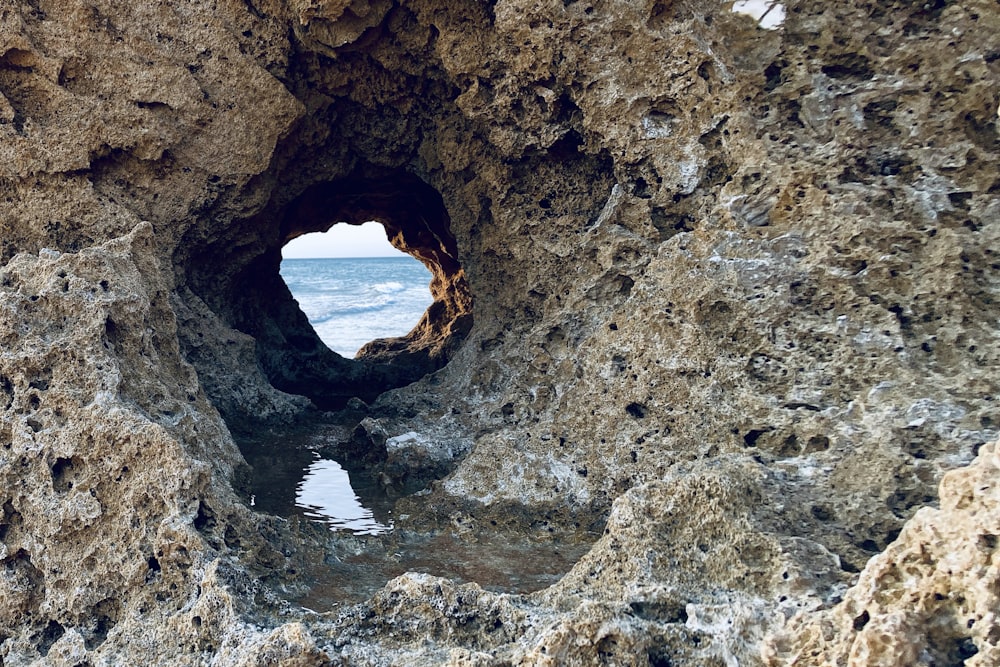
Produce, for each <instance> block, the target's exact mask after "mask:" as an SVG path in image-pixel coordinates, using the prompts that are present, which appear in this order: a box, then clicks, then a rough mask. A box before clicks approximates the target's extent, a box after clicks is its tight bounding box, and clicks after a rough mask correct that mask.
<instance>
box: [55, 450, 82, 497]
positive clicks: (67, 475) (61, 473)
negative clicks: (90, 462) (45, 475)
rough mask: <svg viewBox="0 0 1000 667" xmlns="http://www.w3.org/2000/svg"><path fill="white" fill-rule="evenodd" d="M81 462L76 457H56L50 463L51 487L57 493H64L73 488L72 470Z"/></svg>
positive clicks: (73, 477)
mask: <svg viewBox="0 0 1000 667" xmlns="http://www.w3.org/2000/svg"><path fill="white" fill-rule="evenodd" d="M81 464H82V461H80V459H79V458H77V457H75V456H74V457H71V458H57V459H56V462H55V463H53V464H52V488H53V489H55V490H56V491H58V492H59V493H66V492H67V491H69V490H70V489H72V488H73V482H74V480H75V475H74V471H75V470H77V469H79V468H80V466H81Z"/></svg>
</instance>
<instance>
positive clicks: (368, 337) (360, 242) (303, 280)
mask: <svg viewBox="0 0 1000 667" xmlns="http://www.w3.org/2000/svg"><path fill="white" fill-rule="evenodd" d="M282 255H283V259H282V262H281V276H282V278H283V279H284V281H285V284H286V285H288V289H289V290H291V293H292V296H294V297H295V300H296V301H297V302H298V304H299V307H300V308H301V309H302V312H304V313H305V314H306V317H308V318H309V322H310V324H311V325H312V327H313V330H315V332H316V334H317V335H318V336H319V338H320V340H322V341H323V342H324V343H325V344H326V345H327V347H329V348H330V349H331V350H333V351H334V352H336V353H337V354H339V355H341V356H343V357H347V358H354V357H355V355H357V354H358V352H359V351H360V350H361V349H362V348H363V347H364V346H365V345H366V344H367V343H368V342H369V341H375V340H376V339H385V338H401V337H404V336H406V335H408V334H409V332H410V331H412V330H413V328H414V327H415V326H416V325H417V324H418V323H419V322H420V319H421V317H422V316H423V315H424V313H425V312H426V311H427V308H429V307H430V306H431V304H433V302H434V298H433V296H432V295H431V293H430V289H429V287H428V285H429V284H430V282H431V279H432V277H433V276H432V275H431V273H430V271H428V270H427V268H426V267H425V266H424V265H423V264H421V263H420V261H419V260H417V259H416V258H414V257H411V256H409V255H407V254H405V253H403V252H400V251H399V250H397V249H396V248H394V247H393V246H392V245H391V244H390V243H389V241H388V240H387V239H386V237H385V230H384V228H383V227H382V225H381V224H379V223H377V222H367V223H365V224H364V225H360V226H353V225H343V224H341V225H334V226H333V227H332V228H331V229H330V231H328V232H325V233H314V234H305V235H303V236H300V237H298V238H296V239H295V240H293V241H291V242H290V243H289V244H288V245H286V246H285V247H284V249H283V251H282Z"/></svg>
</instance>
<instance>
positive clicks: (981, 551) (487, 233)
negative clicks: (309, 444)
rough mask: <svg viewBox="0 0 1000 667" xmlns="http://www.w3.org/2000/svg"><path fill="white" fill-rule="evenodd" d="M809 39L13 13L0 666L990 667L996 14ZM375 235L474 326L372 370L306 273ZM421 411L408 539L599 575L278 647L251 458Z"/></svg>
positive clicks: (695, 26) (809, 33)
mask: <svg viewBox="0 0 1000 667" xmlns="http://www.w3.org/2000/svg"><path fill="white" fill-rule="evenodd" d="M783 8H784V11H785V18H784V22H783V23H782V24H781V25H780V26H778V27H777V28H776V29H764V28H761V27H760V26H758V25H757V23H756V21H755V20H753V19H752V18H751V17H748V16H746V15H744V14H739V13H734V12H732V11H730V6H729V5H728V4H727V3H716V2H711V3H709V2H681V1H677V2H663V1H660V0H656V1H653V0H649V1H647V2H603V1H600V2H588V1H587V0H577V1H576V2H544V3H526V2H519V1H516V0H510V1H500V2H496V3H487V2H479V1H476V0H467V1H466V2H462V3H457V4H456V3H439V2H435V1H434V0H423V1H421V0H418V1H414V2H402V3H394V2H391V1H390V0H374V1H372V2H366V1H365V0H356V1H355V2H351V3H347V2H340V1H322V2H317V1H311V2H307V1H305V0H287V1H279V0H266V1H258V0H254V1H253V2H237V1H236V0H214V1H211V2H209V1H208V0H204V1H200V0H199V1H195V2H184V3H178V2H168V1H163V2H148V3H137V2H126V1H124V0H121V1H119V0H71V1H69V2H65V1H60V2H55V1H51V2H50V1H48V0H33V1H32V2H27V3H22V4H19V5H17V6H4V7H0V95H2V98H0V135H2V137H3V138H2V141H0V194H2V197H0V261H2V267H0V307H2V309H3V317H2V319H0V409H2V410H3V421H2V422H0V445H3V450H0V471H2V472H0V474H2V476H3V483H2V485H0V489H2V491H0V493H2V494H3V497H2V498H0V501H2V507H3V515H2V522H0V540H2V546H0V561H2V572H3V578H2V580H0V608H2V609H4V612H3V613H4V616H3V617H0V657H2V658H3V661H4V664H8V663H9V664H26V663H28V662H30V661H32V660H35V659H41V658H44V659H45V660H47V661H49V662H51V663H53V664H63V663H64V664H67V665H73V664H79V663H81V662H84V661H88V662H90V663H91V664H97V663H100V662H115V661H118V662H136V661H139V660H146V661H151V662H154V663H159V662H171V663H176V664H202V663H207V662H208V661H210V660H213V659H214V660H215V661H217V662H218V663H220V664H263V663H264V662H266V661H268V660H270V661H272V663H274V662H278V663H280V662H281V661H285V662H284V663H282V664H323V661H324V660H330V659H338V658H343V659H344V660H347V661H348V662H349V663H352V664H399V663H400V661H401V660H402V661H403V663H405V664H443V663H446V662H449V661H451V662H452V663H454V664H491V663H501V664H594V663H595V662H597V661H599V660H604V661H605V662H608V663H615V664H618V663H620V664H647V663H648V664H691V665H695V664H698V665H703V664H726V665H729V664H734V661H739V664H758V663H761V662H767V663H769V664H785V663H788V664H827V663H829V662H836V663H843V662H845V661H846V660H847V659H848V656H852V657H851V659H852V660H854V661H856V662H857V663H859V664H874V663H876V662H878V661H881V662H878V664H900V665H902V664H916V663H918V661H923V662H925V663H926V664H932V663H934V664H938V663H942V664H944V663H945V662H947V661H951V663H953V662H955V661H956V660H960V661H965V664H970V665H971V664H982V665H988V664H994V663H996V662H997V660H998V659H1000V657H998V651H1000V648H998V638H997V632H996V627H997V621H996V618H995V616H994V615H993V612H992V611H991V610H992V609H994V608H995V607H996V588H995V587H994V588H989V587H988V586H984V585H983V584H982V582H984V581H993V580H995V578H996V576H997V566H996V564H995V561H996V556H995V554H996V538H995V536H996V534H997V533H998V531H1000V525H998V524H997V521H998V519H997V517H998V516H1000V510H998V509H997V507H998V506H997V503H996V499H995V497H994V496H995V493H993V490H992V489H993V486H992V481H991V477H990V471H991V470H993V469H994V468H995V465H994V464H995V461H993V458H995V455H994V447H993V445H990V444H987V443H989V442H990V441H992V440H994V439H995V438H996V435H997V433H996V424H997V422H998V420H1000V414H998V413H997V408H996V406H995V396H996V394H997V387H996V379H995V372H994V369H995V368H997V365H998V359H997V350H998V349H1000V347H998V345H997V326H996V323H997V321H998V312H997V309H998V306H997V291H998V283H997V278H996V259H995V257H994V253H995V252H996V248H997V247H998V245H1000V244H998V240H1000V239H998V234H1000V226H998V225H1000V204H998V203H997V201H998V200H997V190H998V188H1000V181H998V177H997V173H996V167H995V165H996V163H997V158H998V155H997V153H998V148H1000V145H998V134H997V110H998V104H1000V99H998V95H1000V86H998V80H1000V71H998V68H1000V64H998V62H997V61H998V53H997V50H996V45H995V44H994V43H992V41H991V40H992V36H993V35H995V34H998V32H1000V10H998V8H997V6H996V4H995V3H991V2H988V1H987V0H967V1H964V2H957V1H955V2H945V1H944V0H940V1H937V2H931V3H909V2H902V1H888V0H883V1H875V0H871V1H868V2H859V3H853V4H850V5H840V4H836V3H833V4H831V3H821V2H811V1H806V0H803V1H799V2H788V3H785V5H784V7H783ZM394 182H398V183H402V184H403V185H404V186H405V184H406V183H411V184H417V183H419V184H420V185H419V186H416V185H415V186H414V187H418V189H423V188H426V189H427V190H426V191H427V192H434V193H437V194H438V195H439V196H440V202H441V205H442V206H443V209H444V211H443V215H442V212H441V211H440V210H437V209H436V204H435V205H434V206H429V205H428V204H427V203H426V202H424V201H421V200H420V199H419V198H415V197H410V196H404V197H396V198H395V199H394V198H393V197H391V196H388V197H387V196H385V195H386V193H391V192H392V190H393V188H392V187H390V185H387V184H393V183H394ZM331 184H334V186H335V185H336V184H341V185H343V184H348V185H349V186H350V187H349V190H350V192H348V195H354V196H356V195H358V194H359V193H360V194H362V195H365V196H367V197H368V199H366V200H364V202H363V203H361V204H359V203H358V202H359V200H358V199H357V198H356V197H355V199H350V197H348V198H347V199H345V200H343V201H341V200H337V199H334V200H331V199H330V198H328V197H327V198H324V197H323V196H318V197H317V196H315V193H316V192H322V191H324V188H330V187H331ZM373 184H375V186H374V187H373ZM401 200H403V201H401ZM435 201H436V200H435ZM303 205H318V206H319V208H320V209H321V210H320V211H319V212H317V213H315V214H309V215H304V214H303V213H302V209H301V207H302V206H303ZM427 210H433V211H434V214H433V215H434V216H436V217H435V219H436V220H438V221H439V222H433V221H431V222H428V220H427V219H426V218H427V216H426V212H427ZM369 213H370V214H372V215H373V216H374V217H376V219H380V220H381V221H382V222H383V223H384V224H386V226H387V228H388V229H389V231H390V235H391V236H392V237H393V239H394V243H395V244H396V245H397V247H403V248H405V249H408V250H409V251H411V252H413V253H414V254H415V255H417V256H420V258H421V259H423V260H425V261H426V262H428V263H429V264H431V265H432V266H434V267H441V269H440V271H439V272H438V273H437V274H436V275H437V277H436V281H437V287H436V288H435V289H436V290H437V293H436V294H435V296H436V297H437V296H438V295H439V294H440V296H441V300H440V303H442V304H444V305H443V306H441V307H440V308H439V311H440V312H437V311H435V312H432V313H431V314H429V315H428V319H427V320H426V321H424V322H422V323H421V325H419V326H418V329H417V330H416V332H415V333H414V334H412V335H411V338H410V339H409V340H408V341H403V342H396V343H392V342H386V343H381V344H380V343H376V344H374V345H373V346H372V347H371V348H370V349H369V350H368V351H367V357H368V358H367V359H364V358H362V359H361V360H359V361H348V360H343V359H340V358H339V357H337V356H336V355H334V354H333V353H331V352H329V351H328V350H325V348H323V347H322V346H320V345H319V344H318V340H317V339H316V338H315V335H314V334H312V332H311V331H310V329H309V328H308V327H307V326H306V324H305V322H304V318H303V317H302V316H301V313H299V312H298V310H297V308H295V306H294V303H293V302H292V300H291V296H290V295H289V294H288V293H287V290H283V289H282V288H283V285H282V284H281V283H280V279H279V277H278V275H277V257H278V255H277V253H278V251H279V249H280V247H281V245H282V244H283V243H284V242H285V241H287V240H288V239H289V238H291V237H292V236H294V235H297V234H299V233H302V232H304V231H308V230H309V229H313V228H317V229H318V228H319V227H323V226H326V225H329V224H333V223H335V222H341V221H343V222H363V220H360V219H352V218H350V216H352V215H360V216H362V217H367V216H368V215H369ZM421 216H423V217H424V219H423V220H422V218H421ZM444 217H446V218H447V232H448V235H449V236H448V237H445V235H443V234H442V233H439V232H438V231H436V230H440V229H441V228H440V220H442V219H444ZM334 218H343V219H342V220H341V219H334ZM303 220H306V221H307V223H306V224H307V227H301V226H300V225H301V223H302V222H303ZM420 230H431V231H432V232H434V233H432V234H430V236H431V237H434V239H433V240H432V239H430V238H429V237H428V236H427V235H426V234H424V235H423V236H421V234H420ZM435 253H437V254H435ZM453 261H455V262H457V264H456V265H455V266H453V265H452V264H450V262H453ZM456 266H457V267H460V268H456ZM459 281H464V282H463V283H462V284H464V285H467V288H468V289H467V291H464V290H465V288H464V287H459V284H460V283H459ZM237 297H238V298H237ZM470 309H471V316H470ZM421 332H423V333H421ZM363 356H366V355H363ZM444 364H447V365H444ZM431 370H435V371H436V372H435V373H433V374H432V375H431V376H428V377H427V378H425V379H424V380H422V381H420V382H417V383H416V384H412V385H409V386H406V387H404V388H400V389H397V390H395V391H392V392H389V393H387V394H384V395H382V396H381V398H379V399H378V400H377V401H375V403H374V405H373V407H372V409H373V411H374V412H373V414H376V415H377V416H379V417H380V418H381V419H382V420H383V422H384V424H386V426H387V428H388V429H389V430H390V431H392V430H393V429H395V430H396V431H397V432H399V433H402V432H409V431H416V432H423V433H428V434H434V435H435V437H451V436H454V437H456V438H464V439H466V440H470V441H472V442H473V446H472V449H471V452H470V453H469V454H468V456H467V457H466V458H464V459H463V460H460V461H459V460H456V461H452V462H451V466H452V467H454V468H455V469H454V472H453V473H452V474H451V475H449V476H448V477H447V478H446V479H444V480H443V481H442V482H441V483H439V484H436V485H435V486H434V487H433V490H432V493H431V494H430V496H429V497H425V498H422V499H421V500H420V501H419V502H418V501H413V500H404V501H403V502H404V503H407V502H409V503H413V507H414V508H415V509H417V510H419V516H417V517H415V518H414V519H413V521H414V522H415V524H421V523H423V524H429V525H438V526H440V525H442V524H443V525H462V526H467V527H468V526H479V527H482V526H488V525H490V523H491V522H497V523H503V524H508V525H509V526H510V527H511V528H512V529H516V530H522V531H525V532H526V533H529V534H533V533H536V532H541V531H546V530H548V529H550V528H553V527H560V528H567V527H573V526H576V525H594V524H600V523H603V522H604V521H606V522H607V526H606V530H605V533H604V535H603V537H601V539H600V540H598V542H597V543H596V544H595V546H594V548H593V549H592V550H591V552H590V553H589V554H588V555H587V556H586V557H584V559H583V560H581V562H580V563H579V564H578V565H577V567H576V568H574V570H573V571H572V572H571V573H569V574H568V575H567V576H566V577H565V578H564V579H563V580H562V581H561V582H560V583H559V584H557V585H556V586H554V587H552V588H551V589H548V590H546V591H543V592H541V593H539V594H536V595H534V596H531V597H527V598H525V597H519V596H508V595H499V594H492V593H486V592H484V591H482V590H481V589H479V588H478V587H476V586H475V585H463V586H459V585H457V584H454V583H452V582H448V581H444V580H438V579H433V578H429V577H426V576H412V575H409V576H406V577H403V578H401V579H398V580H395V581H394V582H391V583H390V584H389V585H388V586H387V587H386V589H384V590H383V591H381V592H380V593H379V594H377V595H376V596H375V597H374V598H373V599H372V600H370V601H368V602H366V603H364V604H362V605H359V606H357V607H354V608H352V609H351V610H349V611H346V612H345V613H343V614H341V615H339V616H338V617H336V618H332V617H317V616H315V615H309V614H307V613H305V612H303V611H302V610H297V609H295V608H294V607H290V606H289V605H287V603H284V602H282V601H281V600H280V599H279V598H278V597H275V595H274V593H273V592H271V589H269V588H267V587H265V586H263V585H262V584H261V582H260V580H262V579H266V578H267V577H268V576H270V575H272V574H273V573H274V572H276V571H280V570H282V569H287V568H288V567H289V563H290V562H291V561H290V559H291V558H292V557H293V555H294V554H293V552H294V550H295V548H296V547H295V546H294V545H293V544H292V543H293V540H292V539H291V538H290V537H289V535H288V529H287V527H285V526H284V524H282V523H281V522H280V521H277V520H273V519H270V518H267V517H263V516H260V515H256V514H253V513H252V512H250V510H249V509H248V508H247V507H246V506H245V505H244V503H243V502H242V501H241V500H240V499H239V497H238V495H237V494H236V493H234V491H233V488H234V486H237V487H238V485H239V484H238V480H239V477H240V475H241V472H240V470H241V466H242V465H243V463H242V460H241V457H240V454H239V452H238V451H237V449H236V448H235V446H234V445H233V442H232V439H231V437H230V435H229V430H230V429H231V428H232V429H239V428H243V427H247V425H248V424H250V423H251V421H250V420H251V417H252V418H253V420H256V421H253V423H270V424H274V423H280V422H282V421H284V422H288V421H292V420H294V419H295V418H296V417H297V416H299V415H301V414H302V413H303V412H305V411H308V410H310V409H311V406H314V405H319V406H320V407H330V406H333V405H335V404H337V403H338V402H340V401H343V400H345V399H347V398H349V397H350V396H351V395H357V396H361V397H363V398H364V399H365V400H373V399H374V398H375V396H376V395H377V394H379V393H380V392H381V391H383V390H384V389H386V388H389V387H393V386H399V385H402V384H405V383H406V382H409V381H411V380H413V379H416V378H417V377H419V376H421V375H423V374H424V373H425V372H427V371H431ZM331 396H333V397H334V399H330V400H331V402H330V404H329V405H324V404H323V401H324V397H327V398H329V397H331ZM220 415H221V416H220ZM223 417H224V418H225V420H224V419H223ZM227 422H228V424H227ZM390 434H395V433H390ZM977 456H978V459H977V458H976V457H977ZM991 457H992V458H991ZM974 460H975V461H976V462H975V463H974V465H972V466H971V467H966V466H969V464H970V463H972V462H973V461H974ZM991 466H992V467H991ZM949 471H950V472H949ZM942 480H944V481H943V482H942ZM939 484H944V486H943V487H942V488H943V489H944V491H942V492H941V494H940V498H941V500H940V501H939V500H938V498H939V491H938V488H939ZM925 506H929V507H925ZM921 507H925V509H920V508H921ZM970 508H975V511H973V510H972V509H970ZM944 527H947V529H946V530H945V529H944ZM970 545H974V548H973V546H970ZM953 554H958V555H959V556H960V559H962V561H961V562H962V564H961V565H958V564H957V563H958V561H956V564H954V565H952V564H949V563H950V561H948V558H949V557H951V556H952V555H953ZM959 556H956V557H959ZM918 561H919V562H918ZM914 562H917V564H913V563H914ZM969 568H974V569H975V571H976V577H974V578H970V577H968V576H965V574H964V572H965V571H967V570H969ZM907 577H910V578H909V579H907ZM907 581H909V582H911V583H909V584H907V583H905V582H907ZM852 586H853V588H852ZM907 586H909V587H908V588H907ZM907 591H909V592H907ZM921 601H922V602H921ZM918 602H919V604H918ZM470 619H473V620H475V621H476V622H475V623H470ZM139 628H141V631H140V630H139ZM932 630H933V631H932ZM137 637H141V638H142V639H137ZM879 656H881V657H879ZM911 658H912V659H911ZM892 660H895V661H896V662H892ZM951 663H948V664H951Z"/></svg>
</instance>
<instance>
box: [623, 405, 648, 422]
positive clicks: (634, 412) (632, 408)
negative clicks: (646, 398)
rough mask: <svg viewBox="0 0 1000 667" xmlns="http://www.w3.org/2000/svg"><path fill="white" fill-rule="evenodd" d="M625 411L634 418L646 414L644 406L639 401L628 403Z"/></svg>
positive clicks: (640, 417)
mask: <svg viewBox="0 0 1000 667" xmlns="http://www.w3.org/2000/svg"><path fill="white" fill-rule="evenodd" d="M625 412H627V413H628V414H629V415H631V416H632V417H635V418H636V419H643V418H644V417H645V416H646V406H644V405H642V404H641V403H629V404H628V405H626V406H625Z"/></svg>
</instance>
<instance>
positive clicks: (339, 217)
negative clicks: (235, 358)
mask: <svg viewBox="0 0 1000 667" xmlns="http://www.w3.org/2000/svg"><path fill="white" fill-rule="evenodd" d="M372 171H373V172H374V173H373V174H370V175H369V174H354V175H351V176H348V177H345V178H342V179H337V180H333V181H323V182H320V183H317V184H315V185H313V186H311V187H309V188H307V189H306V190H305V191H304V192H303V193H302V194H301V195H300V196H298V197H297V198H295V199H293V200H292V201H291V202H289V203H287V204H285V205H283V206H280V207H274V208H271V207H265V208H264V210H263V211H262V212H261V213H258V214H256V215H254V216H252V217H251V218H248V219H247V220H244V221H242V222H241V223H238V224H236V225H234V226H235V227H237V228H241V229H247V228H249V229H252V230H257V232H256V233H255V234H251V237H252V238H254V237H256V238H263V239H266V241H265V242H262V243H260V244H259V245H257V246H255V247H254V248H252V249H248V248H247V247H246V246H244V245H241V244H239V243H234V242H233V241H232V240H231V239H230V237H228V236H226V237H224V238H223V239H220V240H218V241H216V242H213V243H209V244H207V246H205V247H204V248H203V249H202V250H201V251H200V252H198V253H196V254H192V255H190V256H188V257H185V258H184V263H185V265H186V266H185V273H186V276H187V278H188V284H189V286H190V287H191V289H192V290H193V292H194V293H195V294H197V295H198V297H200V298H201V299H202V300H203V301H204V302H205V303H206V304H208V305H209V306H210V307H211V308H212V310H213V311H214V312H215V313H217V314H218V315H219V316H220V317H221V318H222V319H223V321H224V322H225V323H226V324H227V325H229V326H232V327H234V328H235V329H237V330H238V331H241V332H243V333H245V334H247V335H249V336H251V337H252V338H253V339H254V347H255V355H256V360H257V362H258V363H259V365H260V368H261V370H262V371H263V373H264V375H265V377H266V378H267V380H268V381H269V382H270V383H271V384H272V385H273V386H274V387H276V388H277V389H279V390H281V391H285V392H288V393H290V394H297V395H301V396H306V397H308V398H309V399H310V400H312V401H313V403H314V404H316V405H317V406H318V407H320V408H324V409H331V408H337V407H342V406H343V405H344V404H345V403H346V401H347V400H348V399H350V398H352V397H359V398H362V399H363V400H372V399H373V398H375V397H376V396H378V395H379V394H381V393H383V392H384V391H386V390H388V389H392V388H394V387H399V386H402V385H404V384H408V383H410V382H413V381H415V380H418V379H419V378H420V377H422V376H423V375H426V374H427V373H429V372H433V371H435V370H437V369H439V368H441V367H442V366H443V365H444V364H445V363H447V361H448V359H449V358H450V356H451V355H452V354H453V353H454V351H455V349H456V347H457V346H458V344H459V343H461V341H462V340H463V338H464V336H465V335H466V334H467V333H468V332H469V330H470V328H471V325H472V296H471V293H470V290H469V286H468V282H467V281H466V279H465V273H464V271H463V269H462V265H461V263H460V262H459V252H458V245H457V242H456V240H455V238H454V236H453V235H452V233H451V229H450V221H449V216H448V212H447V210H446V209H445V206H444V202H443V200H442V198H441V195H440V194H439V193H438V192H436V191H435V190H434V189H433V188H432V187H430V186H429V185H427V184H426V183H424V182H423V181H421V180H420V179H419V178H417V177H416V176H413V175H411V174H407V173H405V172H403V171H400V170H394V171H387V170H372ZM371 220H375V221H377V222H379V223H381V224H382V225H383V226H384V227H385V229H386V233H387V237H388V238H389V240H390V243H392V245H393V246H394V247H396V248H397V249H399V250H400V251H402V252H404V253H406V254H409V255H411V256H413V257H415V258H416V259H418V260H420V261H421V262H422V263H423V264H424V265H425V266H426V267H427V268H428V269H429V270H430V272H431V275H432V280H431V284H430V290H431V295H432V296H433V298H434V302H433V303H432V304H431V306H430V307H429V308H428V309H427V311H426V312H425V313H424V315H423V317H422V318H421V320H420V322H419V323H418V324H417V325H416V326H415V327H414V328H413V330H411V331H410V333H408V334H407V335H405V336H401V337H398V338H388V339H379V340H375V341H372V342H370V343H369V344H367V345H366V346H365V347H364V348H363V349H362V350H361V351H360V352H359V354H358V357H357V359H344V358H343V357H341V356H340V355H338V354H336V353H335V352H332V351H331V350H329V349H328V348H327V347H326V346H325V345H324V344H323V342H322V341H320V339H319V337H318V336H317V335H316V333H315V331H313V329H312V326H311V325H310V324H309V322H308V319H307V318H306V316H305V314H304V313H303V312H302V311H301V309H300V308H299V307H298V304H297V303H296V302H295V301H294V299H293V297H292V294H291V292H290V291H289V290H288V287H287V286H286V285H285V283H284V280H283V279H282V278H281V276H280V274H279V268H280V264H281V248H282V247H283V246H284V244H285V243H287V242H288V241H291V240H292V239H294V238H297V237H299V236H301V235H303V234H307V233H311V232H325V231H327V230H329V229H330V228H331V227H332V226H333V225H334V224H338V223H346V224H363V223H365V222H367V221H371Z"/></svg>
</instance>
